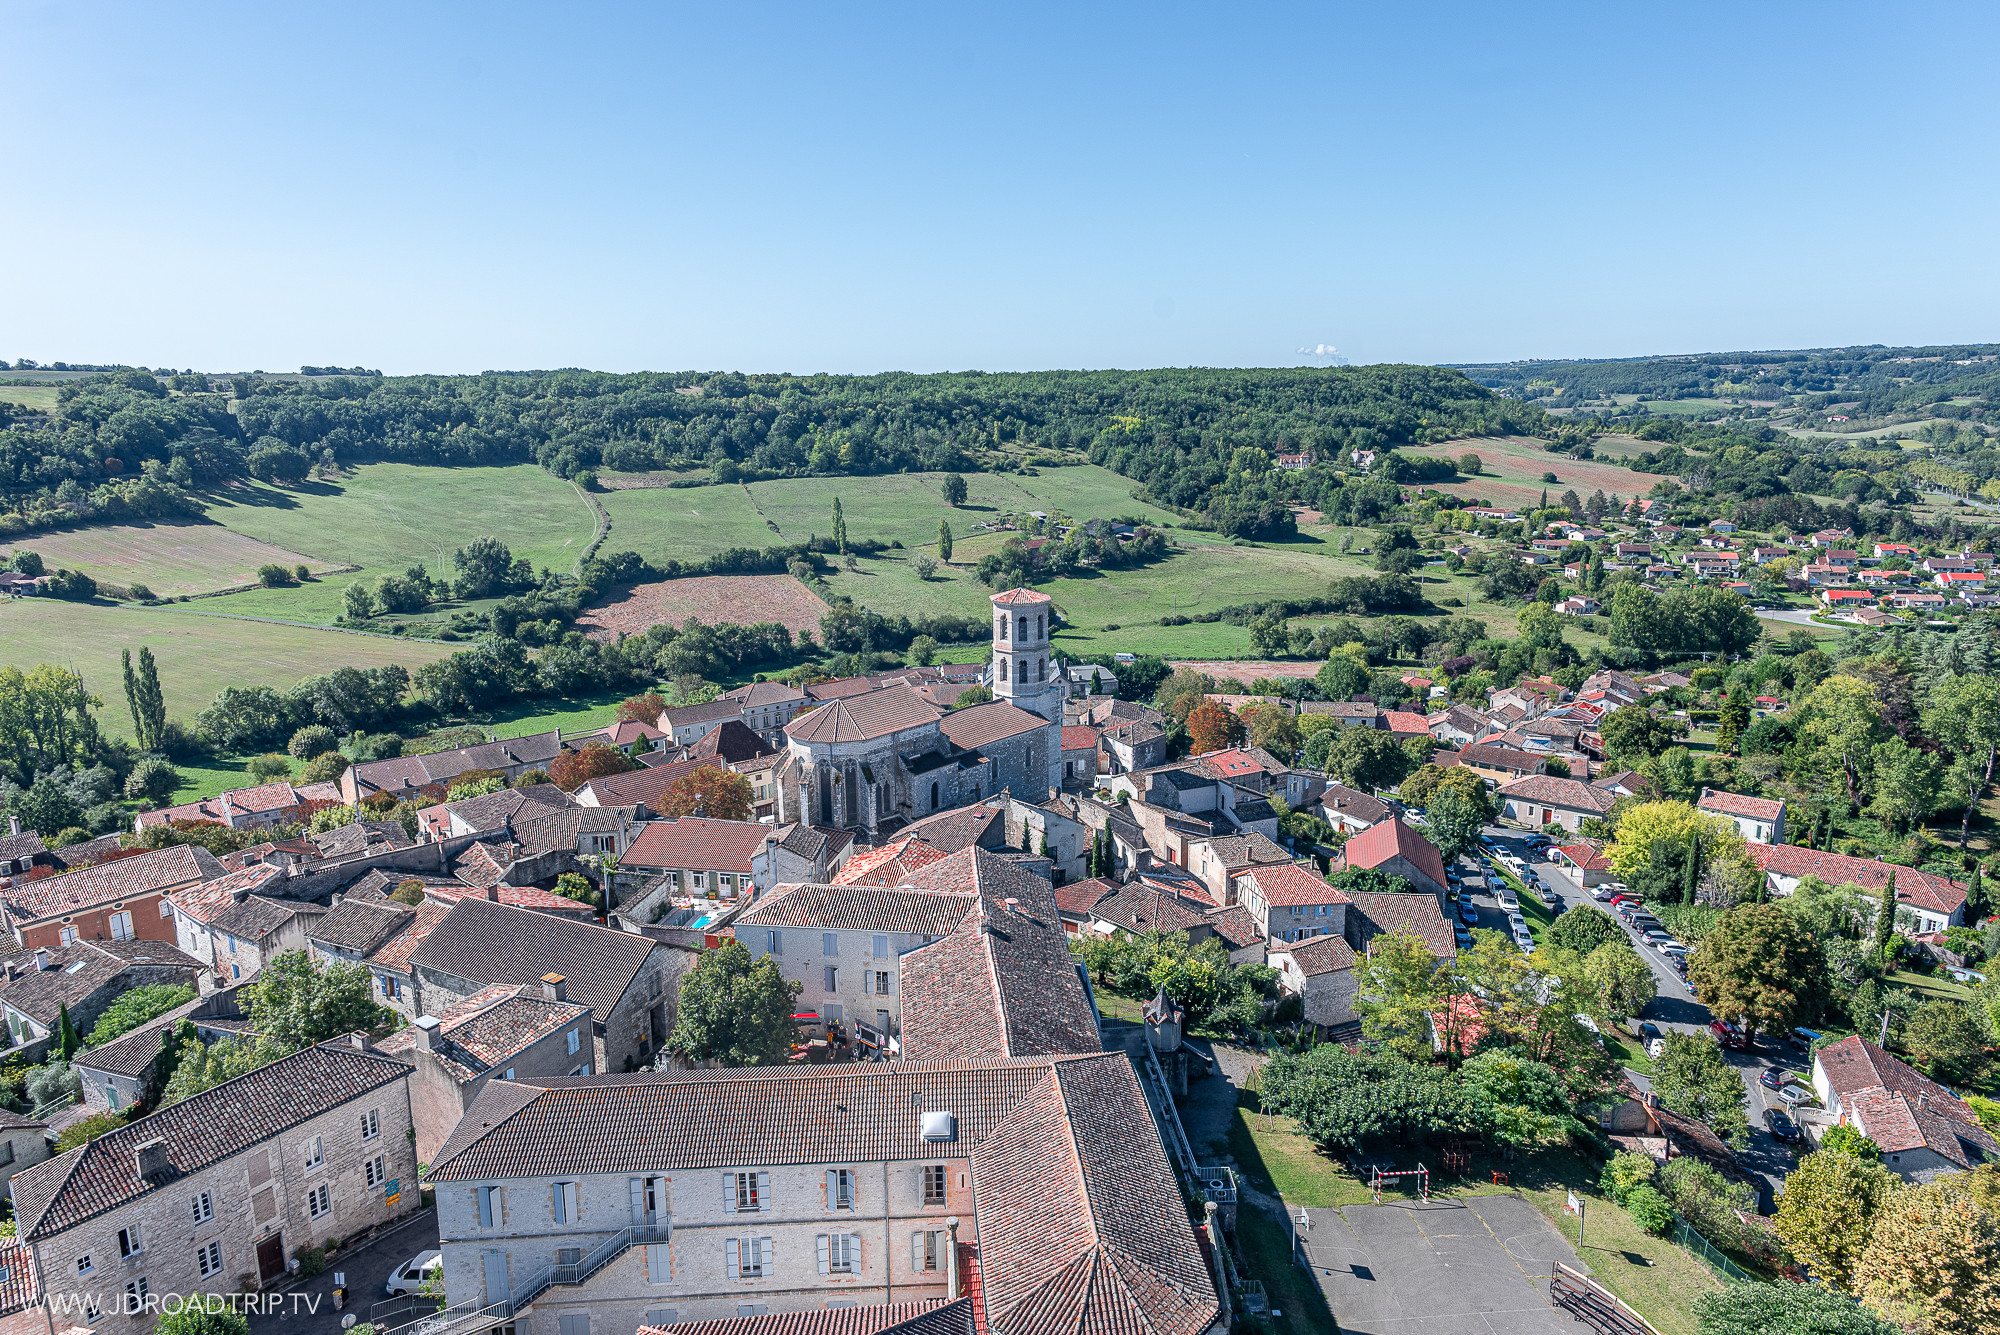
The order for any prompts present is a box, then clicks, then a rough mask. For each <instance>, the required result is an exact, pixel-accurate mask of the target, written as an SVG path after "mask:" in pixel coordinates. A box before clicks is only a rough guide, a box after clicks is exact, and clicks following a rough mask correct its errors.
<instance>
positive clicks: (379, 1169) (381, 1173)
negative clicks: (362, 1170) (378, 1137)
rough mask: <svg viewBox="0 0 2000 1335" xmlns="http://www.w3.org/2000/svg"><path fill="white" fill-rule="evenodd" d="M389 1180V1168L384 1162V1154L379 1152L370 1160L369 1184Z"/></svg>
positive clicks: (377, 1183) (375, 1184) (372, 1184)
mask: <svg viewBox="0 0 2000 1335" xmlns="http://www.w3.org/2000/svg"><path fill="white" fill-rule="evenodd" d="M388 1180H389V1172H388V1169H387V1168H386V1167H385V1166H384V1164H383V1160H382V1156H381V1155H379V1154H378V1155H376V1156H375V1157H374V1158H372V1159H370V1160H369V1161H368V1185H369V1186H371V1187H373V1186H377V1185H379V1184H381V1183H383V1182H387V1181H388Z"/></svg>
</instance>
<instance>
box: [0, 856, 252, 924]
mask: <svg viewBox="0 0 2000 1335" xmlns="http://www.w3.org/2000/svg"><path fill="white" fill-rule="evenodd" d="M222 873H223V867H222V864H221V863H220V862H217V861H216V860H215V858H214V856H213V855H212V854H210V853H209V851H208V850H207V849H205V848H200V847H197V846H196V845H194V844H175V845H174V846H173V847H171V848H162V849H158V850H156V851H154V852H151V853H142V854H140V855H139V856H138V857H134V858H119V859H118V860H117V861H115V862H105V863H100V864H99V865H97V866H94V867H85V868H83V869H82V870H81V871H71V872H64V873H62V874H61V875H60V876H47V877H43V878H42V879H41V880H39V881H23V882H20V883H17V884H16V885H15V886H14V887H13V888H12V889H10V890H7V891H5V892H4V893H0V902H4V903H5V904H6V906H7V911H8V913H9V914H10V915H11V916H12V917H13V918H14V919H15V921H17V922H33V921H37V920H39V919H42V918H53V917H60V916H62V915H63V914H65V913H76V912H79V911H80V910H83V909H87V908H93V907H95V906H97V905H99V904H104V903H109V902H111V901H114V900H120V899H137V898H139V897H141V896H144V895H151V894H157V893H159V892H160V891H162V890H166V889H168V888H169V887H171V886H176V885H185V884H186V883H188V882H190V881H206V880H212V879H213V878H215V877H217V876H220V875H222Z"/></svg>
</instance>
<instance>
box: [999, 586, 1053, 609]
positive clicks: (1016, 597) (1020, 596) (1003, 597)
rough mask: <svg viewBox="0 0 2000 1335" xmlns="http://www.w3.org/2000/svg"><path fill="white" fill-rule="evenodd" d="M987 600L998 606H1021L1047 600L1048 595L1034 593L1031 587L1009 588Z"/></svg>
mask: <svg viewBox="0 0 2000 1335" xmlns="http://www.w3.org/2000/svg"><path fill="white" fill-rule="evenodd" d="M987 601H989V602H991V603H993V604H995V605H996V606H1000V607H1022V606H1029V605H1032V604H1035V603H1045V602H1048V601H1049V595H1047V594H1046V593H1036V592H1035V591H1034V590H1033V589H1009V590H1007V591H1006V592H1005V593H996V594H994V595H993V596H992V598H990V599H988V600H987Z"/></svg>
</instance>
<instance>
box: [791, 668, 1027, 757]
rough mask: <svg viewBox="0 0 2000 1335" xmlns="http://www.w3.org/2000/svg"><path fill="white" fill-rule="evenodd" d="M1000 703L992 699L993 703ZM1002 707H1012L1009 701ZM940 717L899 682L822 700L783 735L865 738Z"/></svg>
mask: <svg viewBox="0 0 2000 1335" xmlns="http://www.w3.org/2000/svg"><path fill="white" fill-rule="evenodd" d="M1000 703H1001V702H999V701H995V704H1000ZM1003 707H1004V708H1009V709H1011V708H1013V706H1011V705H1003ZM990 708H992V706H991V705H975V706H974V707H973V709H971V710H964V711H961V712H963V713H968V714H969V713H972V712H974V710H978V709H990ZM943 717H944V711H943V710H941V709H939V708H938V707H937V706H936V705H933V704H931V703H930V702H929V701H928V700H925V699H924V698H923V697H922V696H920V695H918V694H917V693H916V692H915V691H913V690H911V689H910V688H909V687H908V686H906V685H903V684H901V683H898V684H896V685H894V686H889V687H885V688H883V689H882V690H877V691H869V692H868V693H866V694H864V695H857V696H853V697H851V698H848V699H844V700H834V701H831V702H830V703H827V704H823V705H821V706H820V707H819V708H818V709H815V710H813V711H812V713H810V714H802V715H800V716H799V717H797V718H794V719H793V720H792V721H791V722H790V723H787V724H786V725H785V735H786V736H787V737H789V738H791V739H792V740H793V741H795V742H819V743H822V744H830V743H834V742H865V741H872V740H874V739H875V738H877V737H887V736H890V735H891V734H894V733H898V732H903V731H905V730H907V729H910V728H918V727H922V726H923V725H924V724H926V723H935V722H937V721H938V720H939V719H940V718H943ZM1003 735H1005V734H1003Z"/></svg>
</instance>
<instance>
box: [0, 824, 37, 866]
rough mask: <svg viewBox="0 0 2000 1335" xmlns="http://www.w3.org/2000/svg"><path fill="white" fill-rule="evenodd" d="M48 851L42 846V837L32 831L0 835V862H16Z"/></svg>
mask: <svg viewBox="0 0 2000 1335" xmlns="http://www.w3.org/2000/svg"><path fill="white" fill-rule="evenodd" d="M47 851H48V850H47V849H46V848H44V847H43V845H42V836H40V835H39V834H36V833H35V832H34V831H33V830H23V831H22V832H21V833H19V834H10V835H0V862H17V861H19V860H20V859H22V858H26V857H33V856H34V855H35V854H37V853H44V852H47Z"/></svg>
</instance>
